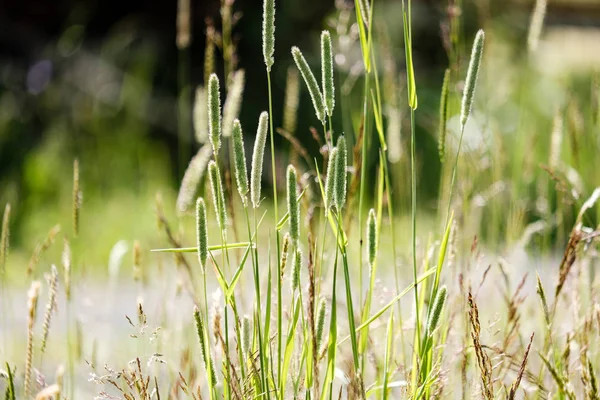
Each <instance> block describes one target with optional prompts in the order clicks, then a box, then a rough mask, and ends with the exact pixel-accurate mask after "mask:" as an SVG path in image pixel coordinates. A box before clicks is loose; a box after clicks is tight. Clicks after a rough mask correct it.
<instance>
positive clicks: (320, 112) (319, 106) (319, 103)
mask: <svg viewBox="0 0 600 400" xmlns="http://www.w3.org/2000/svg"><path fill="white" fill-rule="evenodd" d="M292 57H294V61H295V62H296V66H297V67H298V69H299V70H300V73H301V74H302V78H303V79H304V82H305V83H306V86H307V87H308V92H309V93H310V98H311V99H312V103H313V107H314V108H315V113H316V114H317V118H318V119H319V121H321V122H325V104H324V103H323V95H322V94H321V91H320V90H319V85H318V84H317V80H316V79H315V76H314V75H313V73H312V71H311V69H310V67H309V66H308V63H307V62H306V60H305V59H304V56H303V55H302V52H301V51H300V49H299V48H298V47H296V46H294V47H292Z"/></svg>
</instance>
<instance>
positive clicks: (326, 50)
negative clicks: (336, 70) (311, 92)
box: [321, 31, 335, 117]
mask: <svg viewBox="0 0 600 400" xmlns="http://www.w3.org/2000/svg"><path fill="white" fill-rule="evenodd" d="M321 69H322V70H321V78H322V80H323V82H322V84H323V97H325V108H326V111H327V115H329V116H330V117H331V115H332V114H333V107H334V106H335V87H334V85H333V55H332V50H331V35H330V34H329V31H323V32H322V33H321Z"/></svg>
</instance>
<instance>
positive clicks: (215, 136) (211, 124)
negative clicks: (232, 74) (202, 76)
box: [207, 74, 221, 158]
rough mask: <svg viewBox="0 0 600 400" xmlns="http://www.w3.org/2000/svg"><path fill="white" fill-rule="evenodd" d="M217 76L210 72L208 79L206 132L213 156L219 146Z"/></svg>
mask: <svg viewBox="0 0 600 400" xmlns="http://www.w3.org/2000/svg"><path fill="white" fill-rule="evenodd" d="M219 90H220V89H219V78H217V75H215V74H212V75H211V76H210V78H209V79H208V106H207V111H208V134H209V138H210V143H211V145H212V148H213V153H214V154H215V158H216V157H217V155H218V154H219V149H220V148H221V93H220V91H219Z"/></svg>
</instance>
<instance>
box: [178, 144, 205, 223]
mask: <svg viewBox="0 0 600 400" xmlns="http://www.w3.org/2000/svg"><path fill="white" fill-rule="evenodd" d="M211 154H212V148H211V146H210V145H208V144H205V145H204V146H202V147H201V148H200V149H199V150H198V152H197V153H196V155H195V156H194V157H192V159H191V160H190V163H189V165H188V167H187V169H186V170H185V174H184V175H183V179H182V180H181V187H180V188H179V193H178V194H177V210H178V211H179V212H181V213H185V212H187V211H188V210H189V211H191V208H192V207H193V206H194V199H195V198H196V194H197V193H198V188H199V187H200V182H202V179H203V178H204V174H205V173H206V167H207V166H208V162H209V161H210V156H211Z"/></svg>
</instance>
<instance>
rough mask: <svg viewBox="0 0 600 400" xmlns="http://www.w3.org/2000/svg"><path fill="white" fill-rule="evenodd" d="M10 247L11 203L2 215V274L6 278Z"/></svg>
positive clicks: (0, 272) (0, 247) (0, 256)
mask: <svg viewBox="0 0 600 400" xmlns="http://www.w3.org/2000/svg"><path fill="white" fill-rule="evenodd" d="M9 247H10V204H8V203H7V204H6V206H5V207H4V216H3V217H2V233H0V275H2V279H4V276H3V275H4V273H5V272H6V270H5V268H6V257H7V256H8V249H9Z"/></svg>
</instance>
